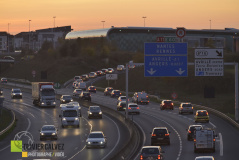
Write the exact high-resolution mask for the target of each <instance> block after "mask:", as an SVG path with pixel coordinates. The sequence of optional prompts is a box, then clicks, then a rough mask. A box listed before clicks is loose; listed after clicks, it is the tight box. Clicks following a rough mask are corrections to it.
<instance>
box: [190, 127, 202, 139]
mask: <svg viewBox="0 0 239 160" xmlns="http://www.w3.org/2000/svg"><path fill="white" fill-rule="evenodd" d="M202 129H203V127H202V125H190V126H189V127H188V129H186V131H187V139H188V141H192V140H193V139H194V135H195V131H196V130H202Z"/></svg>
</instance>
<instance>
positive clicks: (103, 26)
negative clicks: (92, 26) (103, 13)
mask: <svg viewBox="0 0 239 160" xmlns="http://www.w3.org/2000/svg"><path fill="white" fill-rule="evenodd" d="M101 22H102V23H103V29H104V23H105V21H101Z"/></svg>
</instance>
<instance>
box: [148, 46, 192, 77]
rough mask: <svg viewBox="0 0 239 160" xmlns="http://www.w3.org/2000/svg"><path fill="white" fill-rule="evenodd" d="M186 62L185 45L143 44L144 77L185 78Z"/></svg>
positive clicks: (186, 72)
mask: <svg viewBox="0 0 239 160" xmlns="http://www.w3.org/2000/svg"><path fill="white" fill-rule="evenodd" d="M187 62H188V57H187V43H145V54H144V76H145V77H186V76H188V64H187Z"/></svg>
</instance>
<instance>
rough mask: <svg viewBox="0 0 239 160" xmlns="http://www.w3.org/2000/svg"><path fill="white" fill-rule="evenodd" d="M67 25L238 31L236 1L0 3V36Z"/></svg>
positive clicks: (32, 0)
mask: <svg viewBox="0 0 239 160" xmlns="http://www.w3.org/2000/svg"><path fill="white" fill-rule="evenodd" d="M54 16H55V17H56V18H55V25H56V26H59V27H60V26H67V25H71V26H72V29H74V31H77V30H89V29H99V28H103V23H102V22H101V21H105V23H104V27H105V28H110V27H111V26H115V27H127V26H139V27H143V26H144V19H143V18H142V17H144V16H145V17H147V18H146V19H145V25H146V27H170V28H176V27H185V28H187V29H209V28H210V21H209V20H210V19H211V28H212V29H224V28H237V29H239V0H118V1H115V0H0V32H1V31H8V23H10V24H9V32H10V34H13V35H15V34H17V33H19V32H28V31H29V20H31V22H30V29H31V31H34V30H37V29H44V28H52V27H53V26H54V18H53V17H54Z"/></svg>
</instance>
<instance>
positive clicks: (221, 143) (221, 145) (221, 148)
mask: <svg viewBox="0 0 239 160" xmlns="http://www.w3.org/2000/svg"><path fill="white" fill-rule="evenodd" d="M219 138H220V156H223V141H222V134H221V133H219Z"/></svg>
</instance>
